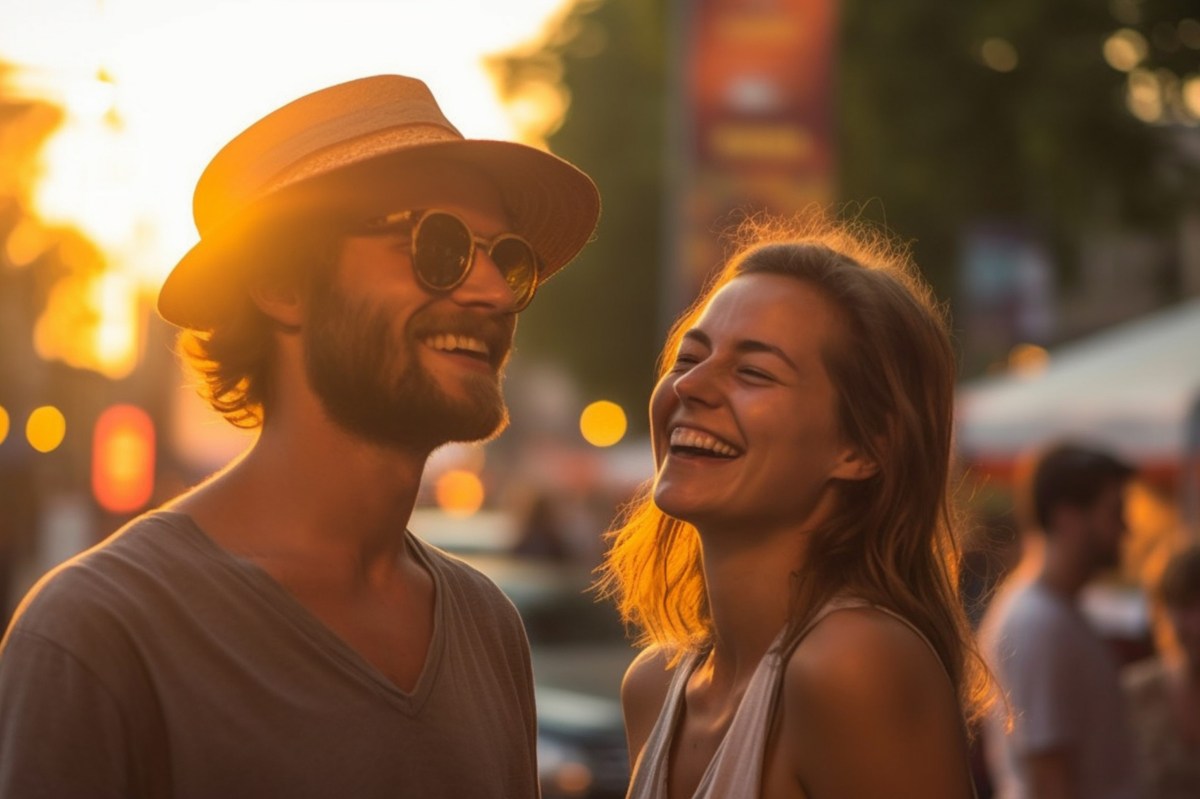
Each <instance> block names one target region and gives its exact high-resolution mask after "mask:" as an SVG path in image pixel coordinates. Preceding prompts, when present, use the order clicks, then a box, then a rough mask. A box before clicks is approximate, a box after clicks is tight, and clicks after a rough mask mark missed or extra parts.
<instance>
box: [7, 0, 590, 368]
mask: <svg viewBox="0 0 1200 799" xmlns="http://www.w3.org/2000/svg"><path fill="white" fill-rule="evenodd" d="M568 2H569V0H513V1H512V2H505V3H502V4H501V3H486V2H472V1H471V0H442V1H441V2H438V3H429V2H424V1H423V0H390V2H370V1H369V0H342V1H341V2H336V3H335V2H311V1H310V2H305V1H304V0H292V1H290V2H289V1H288V0H253V1H252V2H234V1H233V0H205V1H204V2H200V1H199V0H187V2H161V0H47V1H46V2H39V3H14V2H6V3H0V63H4V64H9V65H12V66H13V67H15V75H14V76H13V78H12V79H11V80H12V82H13V83H15V86H14V87H12V88H14V89H15V91H16V93H17V94H18V95H22V96H26V97H29V98H31V99H43V100H47V101H49V102H51V103H54V104H55V105H58V106H60V107H62V108H63V109H64V112H65V117H64V120H63V124H62V125H61V126H60V127H59V128H58V129H57V131H56V132H55V133H54V135H53V136H52V137H51V139H50V140H49V141H48V142H47V144H46V146H45V147H44V148H43V149H42V151H41V164H40V165H39V166H40V179H39V181H38V183H37V186H36V189H35V194H34V197H33V202H34V208H33V210H34V211H35V212H36V213H37V215H38V216H39V217H40V218H41V219H42V220H43V221H44V222H45V223H46V224H47V225H52V226H65V227H72V228H77V229H78V230H79V231H80V232H82V233H83V234H84V235H85V236H86V237H87V238H88V239H90V240H91V241H92V242H94V243H95V245H96V246H97V247H98V248H99V250H100V251H101V254H102V256H103V261H104V266H103V268H104V269H105V270H107V271H108V272H110V273H112V274H114V275H120V276H121V278H120V280H115V279H114V280H104V281H100V280H99V279H98V278H94V277H89V278H87V279H85V278H83V277H80V278H79V280H78V281H76V283H75V284H74V285H73V286H70V287H66V288H64V289H63V290H62V291H63V292H65V294H64V295H63V300H64V302H66V305H65V306H64V305H62V304H60V305H59V308H58V311H57V312H56V315H55V316H53V317H51V318H48V319H44V320H43V321H42V323H41V327H42V331H41V332H40V334H39V348H38V349H39V354H40V355H42V356H43V357H47V358H58V359H61V360H64V361H66V362H68V363H71V364H73V365H84V366H88V367H90V368H94V369H96V370H97V371H100V372H102V373H105V374H107V375H109V376H112V377H119V376H122V375H124V374H128V372H129V370H130V369H132V368H133V366H134V365H135V364H136V350H137V344H138V342H137V340H136V339H137V331H136V329H135V327H133V326H132V325H131V323H130V310H129V309H130V307H131V304H132V303H135V302H136V295H137V294H138V293H140V294H142V295H143V296H144V297H146V298H148V299H152V298H153V295H154V292H156V291H157V288H158V286H159V284H160V283H161V282H162V279H163V277H164V276H165V275H166V273H167V271H169V270H170V268H171V267H172V266H173V265H174V263H175V261H176V260H177V259H178V258H179V256H180V255H182V254H183V253H184V252H185V251H186V250H187V249H188V248H189V247H190V246H191V245H192V244H193V243H194V242H195V240H196V231H195V228H194V227H193V224H192V216H191V199H192V190H193V188H194V187H195V183H196V179H197V178H198V177H199V175H200V173H201V171H202V170H203V169H204V166H205V164H207V162H208V160H209V159H210V158H211V157H212V156H213V155H214V154H215V153H216V152H217V150H218V149H220V147H221V146H222V145H223V144H224V143H225V142H226V141H228V140H229V139H230V138H232V137H233V136H234V135H236V134H237V133H238V132H239V131H241V130H242V129H243V128H245V127H246V126H247V125H249V124H250V123H251V122H253V121H254V120H255V119H257V118H258V117H260V116H262V115H263V114H265V113H266V112H268V111H270V110H271V109H273V108H276V107H278V106H280V105H282V104H284V103H286V102H288V101H290V100H292V99H294V98H296V97H299V96H300V95H302V94H305V93H307V92H309V91H313V90H315V89H318V88H321V87H324V86H328V85H331V84H334V83H337V82H340V81H344V80H350V79H353V78H357V77H363V76H366V75H371V74H378V73H401V74H408V75H413V76H416V77H420V78H421V79H423V80H424V81H425V82H426V83H428V84H429V85H430V87H431V88H432V89H433V91H434V93H435V94H436V95H437V96H438V98H439V100H440V101H441V102H442V104H443V110H444V111H445V112H446V115H447V116H448V117H449V118H450V119H451V120H452V121H453V122H454V123H455V124H456V125H457V126H458V127H459V128H460V129H461V130H462V131H463V133H464V134H465V135H467V136H471V137H478V138H501V139H519V140H524V141H528V142H530V143H536V142H537V141H538V140H539V139H540V136H541V134H542V133H543V132H544V131H545V130H547V129H548V128H549V127H550V126H551V125H553V124H554V123H555V121H556V120H557V119H558V118H559V117H560V116H561V115H562V113H563V112H564V111H565V109H564V108H563V107H562V102H561V99H560V98H557V97H551V98H538V97H533V98H528V97H526V98H511V99H512V101H511V102H509V103H506V102H505V101H504V100H503V99H502V98H501V97H500V96H499V95H498V93H497V90H496V85H495V82H494V81H493V79H492V77H491V76H490V75H489V73H488V70H487V66H486V59H487V57H488V56H489V55H493V54H496V53H501V52H504V51H506V50H509V49H511V48H513V47H515V46H519V45H521V44H522V43H525V42H529V41H535V40H537V39H538V38H539V37H540V36H541V35H542V32H543V30H544V29H545V28H546V26H547V25H548V24H549V23H550V22H551V21H552V20H553V19H554V18H555V15H556V14H557V13H560V12H561V11H562V10H563V8H564V6H565V5H566V4H567V3H568ZM18 243H20V242H18ZM12 246H16V245H12ZM122 282H123V284H124V285H126V286H128V287H130V288H131V289H132V291H133V292H134V296H133V297H131V296H130V295H129V293H128V291H127V292H125V293H124V295H123V294H122V292H120V291H117V290H115V287H116V286H118V285H120V284H121V283H122ZM68 295H70V296H73V297H74V298H75V300H76V302H75V303H74V304H72V302H69V301H68V300H70V296H68ZM71 307H75V309H76V310H74V311H72V310H71ZM72 316H74V317H75V318H76V319H83V318H85V317H91V322H90V323H89V328H88V330H87V332H86V337H87V338H88V339H89V341H87V342H82V341H80V338H81V336H80V332H81V331H80V330H79V329H77V328H72V326H71V323H70V322H69V319H70V318H71V317H72Z"/></svg>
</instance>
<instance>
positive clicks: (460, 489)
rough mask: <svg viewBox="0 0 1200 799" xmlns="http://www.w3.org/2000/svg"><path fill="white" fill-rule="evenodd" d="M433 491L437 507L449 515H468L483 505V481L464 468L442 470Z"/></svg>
mask: <svg viewBox="0 0 1200 799" xmlns="http://www.w3.org/2000/svg"><path fill="white" fill-rule="evenodd" d="M433 491H434V499H435V500H436V501H437V504H438V507H439V508H441V509H442V511H444V512H445V513H446V514H447V515H449V516H458V517H465V516H470V515H472V514H474V513H475V512H476V511H478V510H479V509H480V508H481V507H483V499H484V490H483V481H482V480H480V479H479V475H477V474H475V473H474V472H469V471H467V470H466V469H451V470H450V471H448V472H443V473H442V474H441V475H440V476H439V477H438V479H437V482H436V483H435V484H434V489H433Z"/></svg>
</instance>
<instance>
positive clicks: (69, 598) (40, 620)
mask: <svg viewBox="0 0 1200 799" xmlns="http://www.w3.org/2000/svg"><path fill="white" fill-rule="evenodd" d="M173 532H174V533H180V535H172V533H173ZM182 532H183V531H182V525H181V521H180V520H179V519H178V518H175V514H169V513H159V512H152V513H148V514H146V515H144V516H140V517H138V518H136V519H134V520H132V521H130V522H129V523H128V524H126V525H125V526H124V527H122V528H121V529H120V530H118V531H116V532H115V533H113V534H112V535H110V536H109V537H107V538H105V539H104V540H103V541H101V542H99V543H97V544H96V545H95V546H92V547H91V548H89V549H86V550H84V551H83V552H80V553H79V554H77V555H75V556H74V557H71V558H69V559H68V560H66V561H64V562H62V563H60V564H58V565H57V566H55V567H54V568H52V569H50V570H49V571H48V572H46V574H44V575H43V576H42V577H41V578H40V579H39V580H38V581H37V582H36V583H35V584H34V586H33V587H32V588H31V589H30V590H29V592H28V593H27V594H26V595H25V597H24V599H23V600H22V601H21V604H20V606H19V607H18V608H17V611H16V613H15V614H14V616H13V620H12V624H11V626H12V627H13V628H14V629H21V630H23V631H25V632H32V633H36V634H41V635H45V636H47V637H55V638H57V637H59V636H60V635H62V634H63V633H64V632H66V631H67V630H69V629H76V628H80V627H83V626H86V625H89V624H97V623H102V621H103V619H104V618H106V617H108V618H113V619H118V618H121V617H123V616H125V614H127V613H128V612H129V611H130V610H134V609H136V608H137V607H139V606H142V605H143V604H144V603H145V602H146V601H147V599H148V598H147V597H146V596H144V595H143V594H144V592H143V591H141V590H140V587H142V586H145V585H146V584H147V583H152V584H162V583H163V582H164V581H169V580H170V573H169V571H170V570H169V569H164V567H165V566H167V565H168V564H169V562H170V561H171V560H173V559H178V558H179V554H178V548H179V543H180V540H181V539H182V538H183V535H182Z"/></svg>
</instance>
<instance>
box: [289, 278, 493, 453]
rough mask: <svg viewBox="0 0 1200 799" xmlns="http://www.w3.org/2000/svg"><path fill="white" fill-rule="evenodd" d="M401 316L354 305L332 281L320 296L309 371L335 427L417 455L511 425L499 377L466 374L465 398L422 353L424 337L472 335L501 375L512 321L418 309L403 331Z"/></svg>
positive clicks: (311, 329)
mask: <svg viewBox="0 0 1200 799" xmlns="http://www.w3.org/2000/svg"><path fill="white" fill-rule="evenodd" d="M394 319H395V317H394V316H393V315H392V314H390V313H388V312H387V310H386V309H385V308H381V307H378V306H376V305H373V304H372V303H371V302H369V301H368V300H367V299H363V300H361V301H358V302H357V303H356V302H353V301H351V300H350V298H348V297H347V296H346V295H345V294H344V293H343V292H342V291H341V290H340V289H339V287H338V286H337V285H336V284H335V282H334V281H333V280H329V281H328V283H327V284H326V285H321V286H318V287H317V290H316V291H314V292H313V306H312V313H311V314H310V317H309V320H308V324H307V325H306V327H305V330H304V336H305V339H306V341H305V352H306V369H307V372H308V379H309V382H310V384H311V385H312V387H313V390H314V391H315V392H316V394H317V396H318V398H319V399H320V400H321V403H322V405H323V406H324V407H325V410H326V412H327V413H328V414H329V416H330V418H331V419H332V420H333V421H334V422H335V423H337V424H338V425H340V426H341V427H343V428H345V429H346V430H348V431H350V432H352V433H354V434H356V435H358V436H361V437H362V438H364V439H367V440H369V441H372V442H374V443H377V444H381V445H383V446H387V447H390V448H393V449H401V450H406V451H417V452H430V451H432V450H434V449H436V448H437V447H439V446H441V445H443V444H447V443H450V442H452V441H481V440H485V439H488V438H491V437H493V436H495V435H498V434H499V433H500V432H501V431H502V430H503V429H504V428H505V427H507V426H508V409H507V407H505V404H504V397H503V395H502V394H501V392H500V379H499V377H493V376H491V375H483V374H478V375H476V374H466V375H464V376H463V381H464V384H465V385H464V389H465V394H466V396H461V397H460V396H452V395H450V394H448V393H447V392H445V391H443V390H442V388H441V387H440V386H439V385H438V384H437V381H436V378H435V377H434V376H433V375H431V374H430V373H429V372H427V371H426V370H425V369H424V367H422V365H421V363H420V361H419V359H418V353H417V348H418V347H419V346H421V345H420V344H419V341H420V340H421V337H422V333H432V332H456V333H466V334H469V335H473V336H475V337H477V338H480V339H482V340H483V341H485V342H487V343H488V345H489V348H490V351H491V352H492V353H493V356H492V366H493V368H494V369H496V370H497V374H499V373H500V372H501V371H502V369H503V366H504V363H505V361H507V358H508V351H509V347H510V343H511V341H512V325H513V320H512V318H511V317H508V318H506V319H505V320H504V321H494V320H490V319H487V318H482V317H481V316H480V315H479V314H477V313H467V312H464V313H462V314H458V315H455V316H454V317H450V318H447V317H446V316H445V315H441V316H440V317H437V318H434V315H433V313H432V312H431V311H428V310H426V311H425V312H424V313H422V312H421V311H418V312H417V314H416V315H415V316H414V317H412V318H410V319H409V320H408V324H407V329H406V330H404V331H397V330H396V329H395V325H394ZM438 320H440V324H438Z"/></svg>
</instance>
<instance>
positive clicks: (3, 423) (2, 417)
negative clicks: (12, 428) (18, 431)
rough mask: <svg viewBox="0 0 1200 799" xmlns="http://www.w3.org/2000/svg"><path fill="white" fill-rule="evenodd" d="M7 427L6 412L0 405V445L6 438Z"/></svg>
mask: <svg viewBox="0 0 1200 799" xmlns="http://www.w3.org/2000/svg"><path fill="white" fill-rule="evenodd" d="M8 425H9V422H8V411H7V410H5V409H4V406H3V405H0V444H3V443H4V440H5V439H6V438H8Z"/></svg>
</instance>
